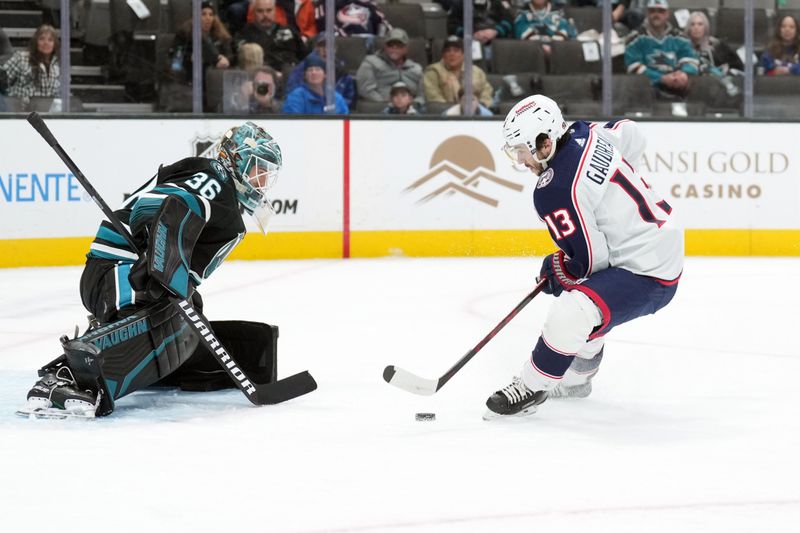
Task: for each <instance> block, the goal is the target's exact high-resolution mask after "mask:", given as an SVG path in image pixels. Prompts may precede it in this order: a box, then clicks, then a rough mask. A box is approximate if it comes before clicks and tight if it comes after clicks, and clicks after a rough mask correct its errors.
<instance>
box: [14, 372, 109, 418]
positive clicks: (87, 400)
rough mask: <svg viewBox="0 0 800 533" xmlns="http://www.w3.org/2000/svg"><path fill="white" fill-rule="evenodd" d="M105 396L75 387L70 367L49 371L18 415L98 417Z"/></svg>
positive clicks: (33, 388)
mask: <svg viewBox="0 0 800 533" xmlns="http://www.w3.org/2000/svg"><path fill="white" fill-rule="evenodd" d="M101 397H102V394H95V393H93V392H91V391H81V390H78V389H77V388H75V378H74V377H73V375H72V372H71V371H70V369H69V367H66V366H61V367H59V368H58V369H57V370H55V372H47V373H46V374H45V375H44V376H42V378H41V379H40V380H39V381H37V382H36V383H35V384H34V386H33V387H32V388H31V390H30V391H29V392H28V402H27V403H26V404H25V405H24V406H22V407H21V408H20V409H18V410H17V414H18V415H20V416H25V417H29V418H48V419H65V418H83V419H88V418H94V417H95V413H96V412H97V407H98V406H99V405H100V398H101Z"/></svg>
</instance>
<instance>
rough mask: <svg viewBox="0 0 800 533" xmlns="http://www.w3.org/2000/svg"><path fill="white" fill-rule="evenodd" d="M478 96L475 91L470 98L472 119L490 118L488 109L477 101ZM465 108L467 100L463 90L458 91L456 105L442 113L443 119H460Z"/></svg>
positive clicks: (490, 113)
mask: <svg viewBox="0 0 800 533" xmlns="http://www.w3.org/2000/svg"><path fill="white" fill-rule="evenodd" d="M479 96H480V94H479V93H478V92H477V91H476V92H475V96H474V97H473V98H472V116H473V117H491V116H492V114H493V113H492V112H491V111H490V110H489V108H488V107H486V106H485V105H483V104H482V103H481V102H480V100H479V99H478V98H479ZM466 108H467V98H466V96H465V93H464V89H463V88H462V89H459V90H458V103H457V104H456V105H454V106H453V107H448V108H447V109H445V110H444V112H443V113H442V116H445V117H460V116H462V115H464V114H465V113H464V110H465V109H466Z"/></svg>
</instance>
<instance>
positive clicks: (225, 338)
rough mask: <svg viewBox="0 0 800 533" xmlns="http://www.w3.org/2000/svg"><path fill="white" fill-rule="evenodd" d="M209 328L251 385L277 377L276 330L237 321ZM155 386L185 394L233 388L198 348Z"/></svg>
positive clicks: (210, 357) (208, 355)
mask: <svg viewBox="0 0 800 533" xmlns="http://www.w3.org/2000/svg"><path fill="white" fill-rule="evenodd" d="M211 328H212V329H213V330H214V333H216V335H217V337H218V338H219V340H220V341H221V342H222V344H223V346H225V349H226V350H227V351H228V353H230V354H231V356H232V357H233V358H234V359H235V360H236V363H237V364H238V365H239V367H240V368H241V369H242V370H243V371H244V372H245V373H246V374H247V376H248V377H249V378H250V379H251V380H253V382H255V383H272V382H274V381H275V380H276V379H277V375H278V326H272V325H269V324H263V323H261V322H246V321H241V320H226V321H212V322H211ZM159 385H168V386H179V387H180V388H181V389H183V390H187V391H213V390H219V389H228V388H234V387H235V386H236V384H235V383H234V382H233V380H232V379H231V377H230V376H229V375H228V373H227V372H226V371H225V370H224V369H223V368H222V367H221V366H220V364H219V362H218V361H217V359H216V358H215V357H214V355H213V354H212V353H211V352H209V351H208V350H207V349H206V348H205V346H203V345H202V344H200V345H198V347H197V350H195V352H194V354H192V356H191V357H190V358H189V360H188V361H186V362H185V363H184V364H183V366H181V367H180V368H179V369H178V370H177V371H175V372H174V373H172V374H171V375H170V376H168V377H167V378H166V379H162V380H161V381H160V382H159Z"/></svg>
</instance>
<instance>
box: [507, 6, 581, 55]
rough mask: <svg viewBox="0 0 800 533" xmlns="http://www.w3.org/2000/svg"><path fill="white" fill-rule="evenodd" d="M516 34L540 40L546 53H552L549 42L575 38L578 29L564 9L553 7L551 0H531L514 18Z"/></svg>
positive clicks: (516, 35) (521, 37)
mask: <svg viewBox="0 0 800 533" xmlns="http://www.w3.org/2000/svg"><path fill="white" fill-rule="evenodd" d="M514 36H515V37H516V38H517V39H529V40H532V41H540V42H541V43H542V49H543V50H544V53H545V54H547V55H550V46H549V44H548V43H550V42H551V41H565V40H568V39H574V38H576V37H577V36H578V30H577V29H576V28H575V25H574V24H573V23H572V21H571V20H569V19H568V18H567V17H565V16H564V12H563V11H562V10H560V9H555V10H554V9H553V8H552V6H551V5H550V0H531V1H530V3H528V4H527V6H526V7H525V9H523V10H520V12H519V13H518V14H517V18H516V19H514Z"/></svg>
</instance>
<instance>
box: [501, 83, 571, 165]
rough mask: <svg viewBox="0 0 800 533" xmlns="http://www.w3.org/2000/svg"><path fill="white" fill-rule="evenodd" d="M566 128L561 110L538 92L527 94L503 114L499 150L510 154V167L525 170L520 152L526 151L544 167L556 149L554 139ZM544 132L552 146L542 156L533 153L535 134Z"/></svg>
mask: <svg viewBox="0 0 800 533" xmlns="http://www.w3.org/2000/svg"><path fill="white" fill-rule="evenodd" d="M566 131H567V123H566V122H564V117H563V116H562V115H561V110H560V109H559V108H558V104H556V103H555V102H554V101H553V100H551V99H550V98H548V97H546V96H543V95H541V94H535V95H533V96H529V97H527V98H525V99H524V100H521V101H520V102H518V103H517V104H516V105H515V106H514V107H513V108H512V109H511V111H509V112H508V115H506V120H505V122H504V123H503V138H504V139H505V144H504V145H503V151H504V152H505V153H506V155H507V156H508V157H509V158H511V161H512V163H513V164H514V168H516V169H517V170H525V169H526V167H525V165H524V164H523V161H524V153H525V152H529V153H530V154H531V155H532V156H533V160H534V161H536V162H537V163H539V164H540V165H542V170H544V169H546V168H547V162H548V161H550V159H551V158H552V157H553V155H554V154H555V153H556V143H557V141H558V139H560V138H561V137H562V136H563V135H564V133H565V132H566ZM541 134H545V135H547V137H548V138H549V139H550V141H551V142H552V143H553V149H552V150H550V153H549V154H548V155H547V157H545V158H544V159H539V158H538V156H537V155H536V138H537V137H538V136H539V135H541Z"/></svg>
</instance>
